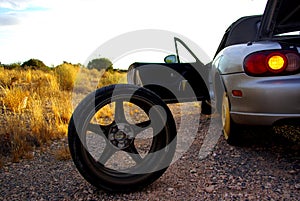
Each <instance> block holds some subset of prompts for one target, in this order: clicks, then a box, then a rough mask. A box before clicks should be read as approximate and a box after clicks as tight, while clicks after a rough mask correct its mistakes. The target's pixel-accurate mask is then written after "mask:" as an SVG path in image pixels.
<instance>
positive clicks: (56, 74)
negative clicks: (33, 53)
mask: <svg viewBox="0 0 300 201" xmlns="http://www.w3.org/2000/svg"><path fill="white" fill-rule="evenodd" d="M120 82H121V83H125V82H126V72H121V71H118V70H114V69H113V68H110V69H109V70H105V69H95V68H90V69H88V68H85V67H83V66H82V65H80V64H71V63H68V62H63V64H61V65H58V66H56V67H52V68H49V67H47V66H46V65H45V64H44V63H43V62H42V61H40V60H37V59H31V60H28V61H26V62H24V63H23V64H22V65H21V64H20V63H15V64H10V65H1V66H0V123H1V125H2V126H1V127H0V167H1V166H2V165H3V163H4V162H3V159H4V158H6V159H10V160H11V161H12V162H18V161H19V160H20V159H22V158H32V157H33V153H34V149H35V148H37V147H43V146H44V145H47V144H49V143H50V142H51V141H53V140H57V139H61V138H63V137H65V136H66V134H67V127H68V122H69V120H70V117H71V115H72V112H73V109H74V108H73V107H74V106H73V105H74V104H73V100H72V99H73V97H74V93H75V92H76V93H83V92H87V91H92V90H95V89H96V88H97V87H103V86H105V85H109V84H113V83H120ZM80 83H82V84H80ZM86 83H94V84H95V85H93V84H86ZM78 86H79V87H78ZM74 87H75V88H76V87H77V88H79V90H77V89H76V90H74ZM84 95H86V94H84V93H83V95H82V97H83V96H84ZM56 153H57V155H58V156H57V158H58V159H65V158H66V157H67V150H66V149H65V148H63V149H62V150H60V151H56Z"/></svg>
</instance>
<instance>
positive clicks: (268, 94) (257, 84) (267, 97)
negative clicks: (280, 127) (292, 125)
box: [222, 73, 300, 125]
mask: <svg viewBox="0 0 300 201" xmlns="http://www.w3.org/2000/svg"><path fill="white" fill-rule="evenodd" d="M222 77H223V81H224V84H225V86H226V90H227V93H228V97H229V99H230V103H231V109H230V111H231V117H232V120H233V121H234V122H235V123H238V124H247V125H272V124H274V123H275V122H276V121H279V120H282V119H289V118H300V75H299V74H297V75H292V76H280V77H250V76H247V75H246V74H245V73H238V74H231V75H223V76H222ZM232 90H240V91H242V94H243V95H242V97H235V96H233V95H232V93H231V92H232Z"/></svg>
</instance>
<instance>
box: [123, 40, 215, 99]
mask: <svg viewBox="0 0 300 201" xmlns="http://www.w3.org/2000/svg"><path fill="white" fill-rule="evenodd" d="M174 42H175V49H176V55H169V56H167V57H165V59H164V61H165V63H142V62H136V63H133V64H131V65H130V67H129V69H128V77H127V78H128V83H129V84H135V85H138V86H142V87H145V88H147V89H150V90H151V91H153V92H155V93H156V94H157V95H158V96H160V97H161V98H162V99H163V100H164V101H165V102H167V103H176V102H190V101H209V100H210V96H209V90H208V88H209V87H208V86H209V72H210V63H209V64H207V65H204V64H203V63H202V62H201V61H200V60H199V59H198V58H197V56H196V55H195V54H194V53H193V52H192V51H191V50H190V48H189V47H188V46H187V45H186V44H185V43H184V42H183V41H182V40H180V39H179V38H174Z"/></svg>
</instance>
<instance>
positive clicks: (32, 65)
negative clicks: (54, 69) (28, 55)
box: [21, 59, 50, 71]
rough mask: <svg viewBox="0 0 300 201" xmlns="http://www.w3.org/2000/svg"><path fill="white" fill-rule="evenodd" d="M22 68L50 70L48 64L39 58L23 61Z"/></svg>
mask: <svg viewBox="0 0 300 201" xmlns="http://www.w3.org/2000/svg"><path fill="white" fill-rule="evenodd" d="M21 67H22V68H24V69H35V70H44V71H45V70H46V71H48V70H50V68H49V67H48V66H46V65H45V64H44V62H42V61H41V60H38V59H29V60H28V61H25V62H24V63H23V64H22V65H21Z"/></svg>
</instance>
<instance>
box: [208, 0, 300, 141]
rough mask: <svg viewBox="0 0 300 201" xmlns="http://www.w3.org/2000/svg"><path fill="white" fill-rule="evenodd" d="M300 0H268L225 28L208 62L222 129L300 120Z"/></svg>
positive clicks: (233, 131) (229, 133)
mask: <svg viewBox="0 0 300 201" xmlns="http://www.w3.org/2000/svg"><path fill="white" fill-rule="evenodd" d="M299 52H300V2H299V1H292V0H269V1H268V3H267V6H266V9H265V12H264V14H263V15H262V16H249V17H243V18H241V19H239V20H238V21H236V22H235V23H233V24H232V25H231V26H230V27H229V28H228V30H227V31H226V33H225V35H224V37H223V39H222V42H221V44H220V46H219V48H218V50H217V53H216V56H215V57H214V59H213V63H212V71H211V75H212V80H213V82H212V83H213V91H214V97H213V99H214V100H215V103H216V107H217V108H218V110H219V111H220V113H221V117H222V125H223V133H224V136H225V138H226V140H227V141H228V142H229V143H234V142H235V139H236V138H235V137H236V135H237V131H238V129H237V128H238V126H239V125H264V126H268V125H274V124H276V123H279V122H282V121H289V122H293V123H296V124H299V122H300V120H299V119H300V54H299Z"/></svg>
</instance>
